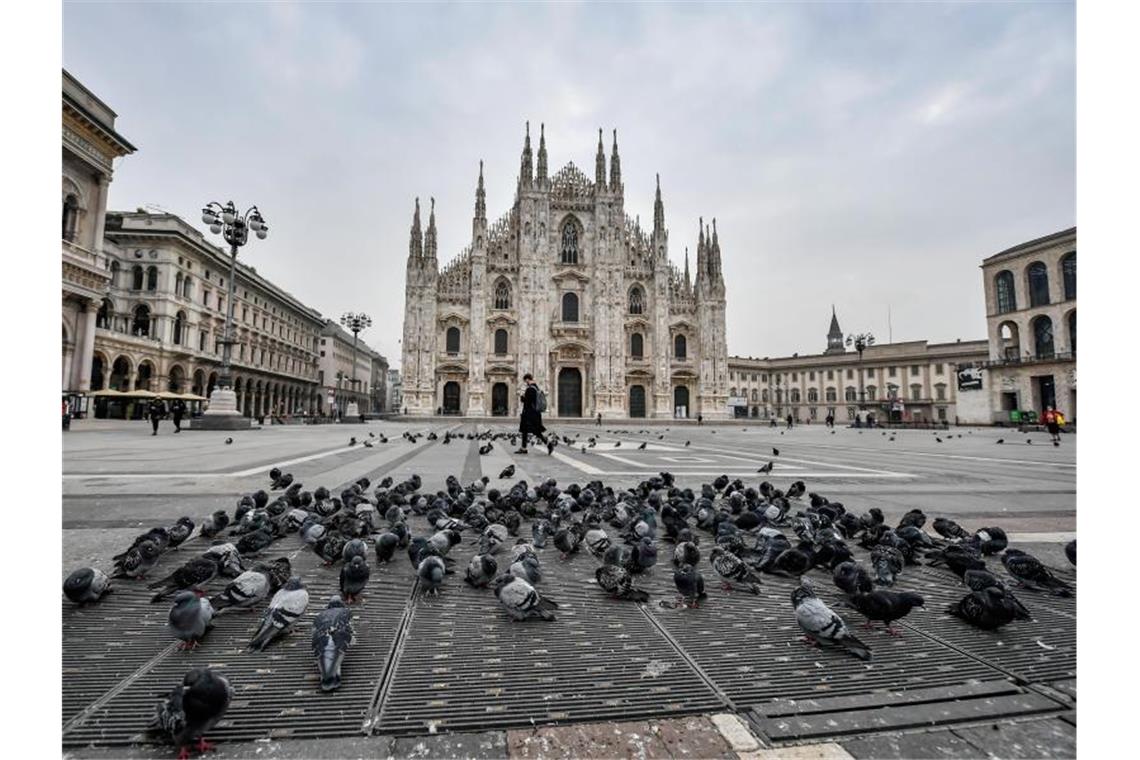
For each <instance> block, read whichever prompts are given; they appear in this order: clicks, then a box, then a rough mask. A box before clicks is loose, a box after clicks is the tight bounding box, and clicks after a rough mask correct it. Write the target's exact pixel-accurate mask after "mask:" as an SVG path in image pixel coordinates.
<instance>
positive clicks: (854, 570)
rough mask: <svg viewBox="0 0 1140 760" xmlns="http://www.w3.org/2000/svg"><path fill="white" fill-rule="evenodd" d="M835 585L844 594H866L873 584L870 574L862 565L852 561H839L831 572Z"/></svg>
mask: <svg viewBox="0 0 1140 760" xmlns="http://www.w3.org/2000/svg"><path fill="white" fill-rule="evenodd" d="M831 579H832V581H834V582H835V585H836V587H838V588H839V590H840V591H842V592H844V593H845V594H866V593H869V592H870V591H871V590H872V589H873V588H874V585H873V584H872V582H871V574H870V573H868V572H867V570H866V569H865V568H864V567H863V566H862V565H859V564H857V563H855V562H852V561H847V562H841V563H839V564H838V565H836V566H835V570H834V571H833V572H832V574H831Z"/></svg>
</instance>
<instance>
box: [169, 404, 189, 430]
mask: <svg viewBox="0 0 1140 760" xmlns="http://www.w3.org/2000/svg"><path fill="white" fill-rule="evenodd" d="M184 414H186V402H185V401H183V400H182V399H180V398H176V399H174V401H172V402H170V415H171V416H172V417H173V418H174V432H175V433H181V432H182V416H183V415H184Z"/></svg>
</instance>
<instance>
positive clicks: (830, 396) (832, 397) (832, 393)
mask: <svg viewBox="0 0 1140 760" xmlns="http://www.w3.org/2000/svg"><path fill="white" fill-rule="evenodd" d="M826 398H827V400H828V401H836V400H837V399H838V397H837V396H836V394H835V389H834V388H828V389H827V395H826Z"/></svg>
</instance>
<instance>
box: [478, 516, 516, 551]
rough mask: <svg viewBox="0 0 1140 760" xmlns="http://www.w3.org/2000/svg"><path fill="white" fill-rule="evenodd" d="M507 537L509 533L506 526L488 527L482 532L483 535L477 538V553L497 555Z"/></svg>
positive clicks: (494, 525)
mask: <svg viewBox="0 0 1140 760" xmlns="http://www.w3.org/2000/svg"><path fill="white" fill-rule="evenodd" d="M509 536H510V532H509V531H508V530H507V526H506V525H502V524H500V523H492V524H490V525H488V526H487V527H486V529H485V530H484V531H483V535H482V536H480V537H479V553H480V554H498V553H499V550H500V549H501V548H502V545H503V544H504V543H505V542H506V541H507V539H508V537H509Z"/></svg>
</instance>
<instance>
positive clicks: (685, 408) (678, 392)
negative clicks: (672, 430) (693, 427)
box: [673, 385, 689, 418]
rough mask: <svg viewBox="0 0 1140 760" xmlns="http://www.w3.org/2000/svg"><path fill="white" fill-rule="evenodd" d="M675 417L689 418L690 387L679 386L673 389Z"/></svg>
mask: <svg viewBox="0 0 1140 760" xmlns="http://www.w3.org/2000/svg"><path fill="white" fill-rule="evenodd" d="M673 416H674V417H682V418H683V417H688V416H689V386H687V385H678V386H676V387H675V388H673Z"/></svg>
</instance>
